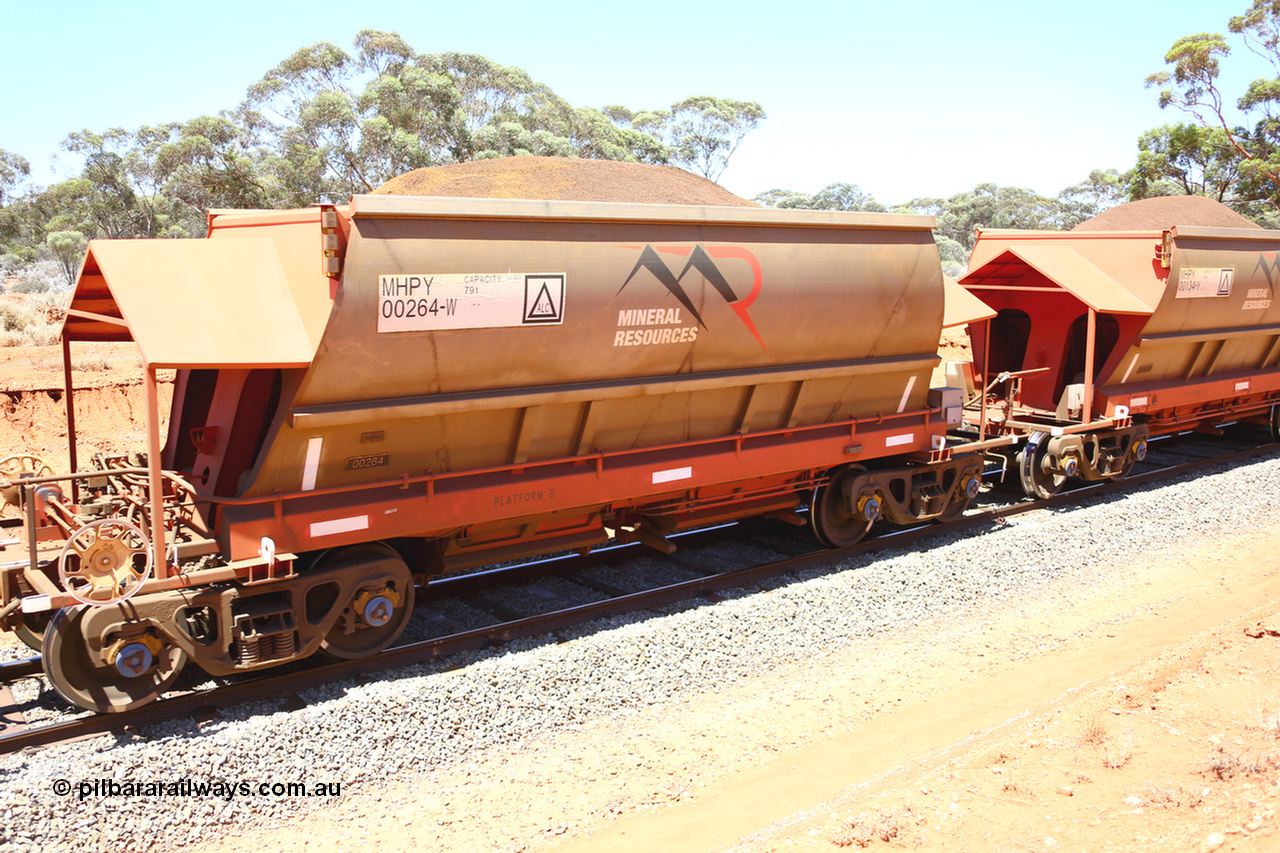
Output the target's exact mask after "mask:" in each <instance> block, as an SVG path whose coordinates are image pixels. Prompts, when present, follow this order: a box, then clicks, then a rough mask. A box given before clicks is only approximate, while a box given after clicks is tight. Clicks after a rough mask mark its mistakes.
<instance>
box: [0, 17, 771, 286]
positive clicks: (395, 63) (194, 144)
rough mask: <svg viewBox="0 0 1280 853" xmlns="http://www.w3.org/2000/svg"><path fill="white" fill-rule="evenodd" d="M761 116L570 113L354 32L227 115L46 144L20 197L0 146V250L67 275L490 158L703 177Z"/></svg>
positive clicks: (280, 71)
mask: <svg viewBox="0 0 1280 853" xmlns="http://www.w3.org/2000/svg"><path fill="white" fill-rule="evenodd" d="M763 118H764V112H763V110H761V109H760V107H759V105H757V104H753V103H750V102H745V101H730V100H725V99H719V98H712V97H699V98H689V99H686V100H684V101H681V102H680V103H678V104H676V105H674V106H673V107H672V108H671V109H669V110H662V109H658V110H639V111H635V112H633V111H631V110H629V109H626V108H624V107H605V108H604V109H593V108H591V107H574V106H573V105H571V104H569V103H568V102H567V101H565V100H564V99H563V98H561V97H559V96H558V95H557V94H556V93H555V92H553V91H552V90H551V89H550V88H549V87H548V86H546V85H544V84H542V83H539V82H538V81H536V80H534V79H533V78H532V77H531V76H530V75H529V73H528V72H526V71H524V70H523V69H520V68H516V67H511V66H504V65H501V64H500V63H497V62H494V61H493V60H490V59H488V58H487V57H484V56H480V55H478V54H469V53H457V52H449V53H439V54H419V53H417V52H416V51H415V50H414V49H413V48H412V47H411V46H410V45H408V44H407V43H406V42H405V41H404V39H402V38H401V37H400V36H399V35H398V34H396V33H392V32H385V31H381V30H371V29H367V30H361V31H360V32H359V33H358V34H357V35H356V38H355V43H354V50H353V51H352V52H347V51H345V50H343V49H342V48H340V47H338V46H336V45H334V44H330V43H327V42H321V43H318V44H313V45H310V46H308V47H303V48H301V49H299V50H297V51H294V52H293V53H292V54H290V55H289V56H288V57H286V58H285V59H284V60H283V61H282V62H280V63H279V64H278V65H276V66H275V67H273V68H271V69H270V70H268V71H267V72H266V73H265V74H264V75H263V76H262V78H261V79H260V80H258V81H257V82H256V83H254V84H253V85H252V86H250V87H249V89H248V91H247V92H246V97H245V100H244V102H243V103H242V104H240V105H239V106H238V107H236V108H235V109H233V110H225V111H223V112H221V113H219V114H217V115H205V116H197V117H195V118H192V119H189V120H187V121H180V122H170V123H165V124H156V125H150V126H143V127H140V128H137V129H136V130H131V131H130V130H125V129H124V128H111V129H109V130H106V131H103V132H97V131H93V130H87V129H86V130H82V131H79V132H76V133H72V134H70V135H69V136H68V137H67V139H66V140H65V141H64V142H63V146H62V147H63V148H64V149H65V150H66V151H67V152H69V153H71V154H72V155H75V158H76V159H77V160H78V161H80V162H82V163H83V167H82V168H81V169H80V172H79V174H77V175H75V176H74V177H72V178H70V179H68V180H64V181H60V182H58V183H55V184H53V185H52V186H49V187H36V188H30V189H27V188H26V187H25V181H26V178H27V176H28V175H29V172H30V167H29V164H28V163H27V161H26V160H24V159H23V158H21V157H18V156H17V155H13V154H9V153H8V152H5V151H3V150H0V254H3V255H5V256H6V257H11V258H13V259H15V263H16V264H17V265H18V266H19V267H21V268H23V269H33V268H34V266H33V265H41V267H42V269H43V265H52V264H56V267H57V270H58V271H57V272H56V273H54V272H50V273H47V274H46V273H44V272H42V273H41V274H40V275H42V276H47V277H54V278H62V279H66V280H68V281H70V280H72V279H73V278H74V275H75V271H76V268H77V267H78V265H79V262H80V258H81V257H82V256H83V252H84V245H83V244H84V241H85V240H87V239H94V238H100V237H110V238H122V237H127V238H133V237H199V236H203V235H204V233H205V230H206V227H207V224H206V222H207V220H206V212H207V211H208V210H209V209H216V208H236V209H245V208H249V209H253V208H285V207H305V206H309V205H313V204H315V203H317V202H323V201H328V202H335V203H342V202H345V201H346V200H347V199H348V198H349V197H350V196H351V195H352V194H353V193H360V192H367V191H369V190H371V189H374V188H376V187H378V186H380V185H381V184H383V183H385V182H386V181H388V180H390V179H391V178H393V177H395V176H396V175H400V174H403V173H405V172H408V171H411V170H413V169H417V168H421V167H424V166H435V165H441V164H446V163H457V162H464V161H467V160H477V159H485V158H492V157H507V156H516V155H524V154H537V155H547V156H558V157H590V158H596V159H611V160H630V161H635V162H642V163H667V162H669V161H670V160H672V159H673V158H675V159H678V160H679V161H680V162H685V163H687V164H689V165H691V166H696V167H697V168H699V170H701V171H703V172H704V173H705V174H708V175H712V176H716V175H719V174H720V173H721V172H722V171H723V170H724V168H725V166H726V165H727V163H728V161H729V158H730V157H731V156H732V154H733V152H734V151H735V150H736V149H737V147H738V145H739V143H740V142H741V140H742V137H743V136H744V135H745V134H746V133H747V132H749V131H750V130H751V129H752V128H754V127H756V126H757V125H758V124H759V122H760V121H761V120H762V119H763ZM72 235H75V236H72ZM41 280H44V279H41Z"/></svg>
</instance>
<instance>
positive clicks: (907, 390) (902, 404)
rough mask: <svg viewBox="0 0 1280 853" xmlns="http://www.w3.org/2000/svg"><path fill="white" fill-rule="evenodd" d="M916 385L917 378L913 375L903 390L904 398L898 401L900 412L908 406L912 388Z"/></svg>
mask: <svg viewBox="0 0 1280 853" xmlns="http://www.w3.org/2000/svg"><path fill="white" fill-rule="evenodd" d="M914 387H916V378H915V377H914V376H912V377H911V378H910V379H908V380H907V387H906V388H905V389H904V390H903V392H902V400H901V401H899V403H898V411H899V412H901V411H902V410H903V409H905V408H906V407H907V398H908V397H910V396H911V389H912V388H914Z"/></svg>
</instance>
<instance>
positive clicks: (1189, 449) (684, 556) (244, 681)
mask: <svg viewBox="0 0 1280 853" xmlns="http://www.w3.org/2000/svg"><path fill="white" fill-rule="evenodd" d="M1224 443H1225V444H1226V445H1227V446H1228V448H1229V451H1228V452H1226V453H1221V452H1217V451H1221V450H1222V447H1223V445H1224ZM1206 444H1208V443H1207V442H1204V441H1203V440H1200V437H1198V436H1171V437H1169V438H1167V439H1165V440H1162V441H1158V442H1156V443H1154V444H1153V446H1152V452H1151V456H1149V457H1148V461H1147V462H1146V463H1143V464H1142V465H1141V467H1140V468H1139V469H1136V470H1135V471H1134V472H1133V473H1131V474H1130V476H1129V477H1128V478H1126V479H1125V480H1124V481H1121V482H1103V483H1098V484H1092V485H1082V486H1080V487H1078V488H1075V489H1072V490H1070V491H1065V492H1062V493H1060V494H1058V495H1056V496H1054V497H1052V498H1049V499H1047V500H1037V501H1028V500H1021V501H1016V502H1000V501H999V500H998V493H994V492H993V493H989V494H988V497H987V498H986V499H985V500H984V501H983V502H984V503H985V504H986V505H985V506H983V507H982V508H980V509H977V510H976V511H975V510H970V512H969V514H968V515H966V516H964V517H963V518H961V519H959V520H957V521H955V522H952V523H951V524H949V525H946V526H942V525H937V524H931V523H930V524H922V525H919V526H916V527H911V528H900V529H894V530H892V531H888V532H885V533H884V534H882V535H880V536H877V537H875V538H872V539H868V540H865V541H863V542H861V543H859V544H858V545H856V546H854V547H852V548H847V549H838V550H837V549H821V548H814V547H813V546H814V544H815V543H814V541H813V540H812V537H811V536H809V535H808V532H807V530H806V531H803V532H802V531H799V530H797V529H796V528H791V529H790V530H788V528H786V527H781V526H780V525H777V524H776V523H773V524H766V523H761V522H756V521H750V522H742V523H739V524H736V525H733V524H731V525H723V526H720V527H717V528H710V529H706V530H700V531H695V532H693V533H690V534H686V535H685V536H684V537H683V538H682V539H681V540H680V541H681V550H680V551H679V552H677V554H676V555H673V556H670V557H665V558H664V557H658V556H651V554H650V552H646V551H643V549H642V548H641V547H640V546H638V545H629V546H619V547H617V548H607V549H599V550H597V551H595V552H592V553H591V554H589V555H586V556H576V555H575V556H572V557H561V558H553V559H544V560H539V561H533V562H529V563H522V564H518V565H512V566H503V567H498V568H490V569H485V570H480V571H475V572H471V573H468V574H460V575H451V576H447V577H444V578H440V579H438V580H435V581H433V582H432V583H431V584H430V586H429V587H428V591H427V594H426V595H425V596H423V600H424V603H423V604H421V605H420V606H419V607H418V608H417V610H416V613H415V624H413V625H411V626H410V630H409V631H407V632H406V634H410V633H413V634H418V635H422V634H434V636H426V637H423V638H420V639H417V640H414V641H411V642H407V643H402V644H401V645H398V646H396V647H394V648H391V649H388V650H386V651H384V652H382V653H381V654H378V655H376V656H374V657H372V658H366V659H362V660H356V661H339V662H333V663H319V662H314V661H308V662H306V663H305V664H299V665H298V666H296V667H295V668H293V669H291V670H288V671H284V670H272V671H269V672H267V673H265V674H262V675H255V676H244V677H240V678H237V679H234V680H232V681H230V682H228V683H221V684H217V685H216V686H207V685H195V686H190V687H188V688H186V689H184V690H180V691H177V692H175V693H172V694H171V695H170V696H168V697H166V698H164V699H161V700H159V701H156V702H153V703H151V704H149V705H146V706H144V707H142V708H139V709H137V710H134V711H130V712H125V713H120V714H109V715H81V716H76V717H73V718H69V719H63V720H58V721H53V722H48V723H43V724H36V723H33V724H28V723H27V721H26V720H25V718H24V717H25V714H24V708H23V707H22V706H21V705H20V703H17V702H15V701H13V699H12V696H11V695H10V694H9V692H8V689H7V687H4V688H0V753H5V754H7V753H12V752H16V751H19V750H23V749H28V748H36V747H43V746H49V745H53V744H56V743H61V742H66V741H71V740H77V739H81V738H84V737H88V736H93V735H97V734H102V733H107V732H125V731H131V730H136V729H137V728H139V727H141V726H146V725H150V724H154V723H159V722H164V721H169V720H174V719H181V718H184V717H195V718H197V719H210V718H216V717H217V716H218V715H219V711H220V709H225V708H230V707H232V706H235V705H238V704H241V703H245V702H251V701H275V702H277V703H278V704H280V706H281V707H282V708H290V707H301V706H303V705H305V704H306V702H305V700H304V699H303V698H302V697H301V696H300V695H299V694H300V692H302V691H305V690H306V689H308V688H311V687H316V686H319V685H323V684H327V683H332V682H337V681H342V680H347V679H368V678H369V677H371V676H372V675H373V674H374V673H376V672H379V671H384V670H388V669H393V668H397V667H404V666H409V665H413V664H421V663H426V662H431V661H438V660H441V659H444V658H447V657H449V656H451V655H455V654H457V653H459V652H463V651H467V650H472V649H477V648H483V647H487V646H493V645H499V644H502V643H506V642H510V641H512V640H515V639H518V638H525V637H532V636H545V635H548V634H550V635H552V636H554V635H555V633H556V632H558V631H564V630H566V629H571V628H575V627H577V626H581V625H583V624H585V623H589V622H591V621H594V620H598V619H603V618H607V617H610V616H616V615H620V614H625V613H632V612H637V611H643V610H649V609H655V608H661V607H664V606H667V605H671V604H674V603H678V602H682V601H688V600H693V599H697V598H700V597H701V598H710V599H712V600H714V599H715V597H716V595H717V593H719V592H721V591H723V590H727V589H732V588H735V587H742V586H746V585H750V584H753V583H758V582H761V581H765V580H767V579H770V578H777V577H779V576H785V575H787V574H790V573H794V572H799V571H802V570H804V569H808V568H813V567H818V566H824V565H830V564H832V563H834V562H837V561H839V560H840V559H842V558H844V557H847V556H851V555H853V554H857V553H860V552H866V551H872V552H874V551H881V550H886V549H892V548H897V547H900V546H902V545H906V544H908V543H911V542H916V541H919V540H921V539H925V538H927V537H930V536H934V535H937V534H939V533H942V532H945V531H954V530H958V529H963V528H966V527H976V526H980V525H983V524H990V523H991V522H993V521H995V520H996V519H999V518H1004V517H1008V516H1012V515H1016V514H1020V513H1025V512H1029V511H1032V510H1036V509H1041V508H1045V507H1048V506H1055V505H1062V504H1066V503H1071V502H1076V501H1078V500H1080V499H1081V498H1082V497H1086V496H1089V495H1094V494H1100V493H1106V492H1114V491H1122V490H1124V489H1126V488H1131V487H1132V486H1134V485H1138V484H1144V483H1151V482H1156V481H1159V480H1163V479H1169V478H1172V477H1176V476H1179V475H1182V474H1185V473H1190V472H1193V471H1196V470H1198V469H1202V468H1206V467H1212V466H1215V465H1220V464H1224V463H1228V462H1233V461H1239V460H1243V459H1247V458H1250V457H1255V456H1260V455H1264V454H1267V453H1272V452H1274V451H1275V449H1276V447H1277V445H1275V444H1269V443H1268V444H1258V443H1257V442H1256V441H1253V440H1251V439H1250V438H1249V437H1248V436H1235V435H1232V436H1229V437H1227V438H1226V440H1225V442H1224V438H1222V437H1215V439H1214V441H1213V442H1212V444H1211V445H1210V446H1211V447H1212V449H1213V451H1214V452H1212V453H1210V454H1209V455H1206V454H1205V445H1206ZM993 498H995V499H996V500H994V501H993ZM744 530H745V531H748V532H747V535H746V537H743V535H742V534H743V531H744ZM730 531H731V532H730ZM729 539H733V540H735V542H736V544H735V546H734V549H735V550H739V551H741V550H748V551H754V552H755V554H756V555H757V556H756V557H755V558H754V559H752V558H750V557H744V556H741V555H738V554H730V553H727V552H726V550H725V548H724V544H725V542H726V541H728V540H729ZM744 544H745V545H746V546H747V547H746V548H745V549H744V548H743V547H742V546H743V545H744ZM762 553H763V554H766V555H768V556H766V557H765V558H764V559H763V561H761V560H760V557H759V556H758V555H760V554H762ZM703 558H706V559H705V560H704V559H703ZM744 560H745V563H743V561H744ZM628 561H629V562H630V565H627V562H628ZM648 561H658V563H659V564H660V568H659V569H658V570H656V571H655V570H651V569H645V568H637V567H636V566H635V565H634V564H635V563H636V562H648ZM733 561H738V562H739V563H743V564H739V565H732V566H730V567H729V568H722V569H720V570H715V571H708V570H706V569H704V568H701V567H699V565H698V563H700V562H708V563H717V564H721V565H722V564H723V563H725V562H733ZM620 564H621V566H622V568H623V571H625V573H626V574H627V575H628V576H629V577H632V578H636V579H637V580H638V581H639V582H640V583H642V584H644V588H641V589H633V590H628V589H626V588H623V587H622V586H621V585H619V584H618V583H617V582H616V576H617V574H618V569H619V567H620ZM610 570H612V572H611V571H610ZM690 575H692V576H690ZM564 583H567V584H571V585H573V586H575V587H577V588H579V589H582V590H586V591H587V592H588V594H589V597H590V598H591V599H592V600H588V601H578V602H574V601H571V600H568V599H566V597H565V596H564V595H562V594H558V593H557V592H556V591H555V587H556V586H558V585H563V584H564ZM504 589H506V590H511V589H514V590H517V593H516V594H515V595H514V596H513V595H505V596H504V595H502V594H500V593H501V591H502V590H504ZM515 598H519V599H522V600H523V601H524V602H530V601H541V602H543V603H544V605H546V606H547V607H548V608H549V609H545V610H542V611H540V612H534V613H522V612H520V610H521V609H527V605H525V606H524V607H521V606H513V605H512V604H511V602H512V601H513V600H514V599H515ZM464 613H466V614H471V615H473V616H476V617H480V618H481V619H483V618H484V617H487V618H488V619H489V620H490V621H488V622H487V624H475V625H468V624H466V622H467V621H468V620H467V619H464V618H461V616H462V614H464ZM286 669H287V668H286ZM40 674H41V663H40V659H39V658H32V659H27V660H20V661H11V662H7V663H3V664H0V684H3V685H10V684H12V683H14V682H15V681H19V680H21V679H24V678H32V677H38V676H40ZM28 707H29V703H28Z"/></svg>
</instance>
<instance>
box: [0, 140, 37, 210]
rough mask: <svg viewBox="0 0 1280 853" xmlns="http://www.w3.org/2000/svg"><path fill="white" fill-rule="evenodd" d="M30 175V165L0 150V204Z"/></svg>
mask: <svg viewBox="0 0 1280 853" xmlns="http://www.w3.org/2000/svg"><path fill="white" fill-rule="evenodd" d="M30 174H31V164H30V163H28V162H27V161H26V159H25V158H23V157H19V156H18V155H17V154H10V153H9V152H8V151H5V150H4V149H3V148H0V204H4V203H5V199H6V198H8V197H9V196H11V195H12V194H13V191H14V189H16V188H17V186H18V185H19V184H20V183H22V181H23V180H24V179H26V177H27V176H28V175H30Z"/></svg>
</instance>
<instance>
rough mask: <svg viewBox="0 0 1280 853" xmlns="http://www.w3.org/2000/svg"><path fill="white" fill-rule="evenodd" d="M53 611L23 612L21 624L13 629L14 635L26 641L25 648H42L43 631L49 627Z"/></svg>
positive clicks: (38, 649)
mask: <svg viewBox="0 0 1280 853" xmlns="http://www.w3.org/2000/svg"><path fill="white" fill-rule="evenodd" d="M52 620H53V613H52V612H48V613H24V614H22V624H21V625H19V626H18V627H17V628H15V629H14V630H13V633H14V635H15V636H16V637H17V638H18V639H19V640H21V641H22V642H24V643H26V645H27V648H29V649H34V650H35V651H37V652H38V651H40V650H41V649H43V648H44V632H45V631H47V630H48V629H49V622H51V621H52Z"/></svg>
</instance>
